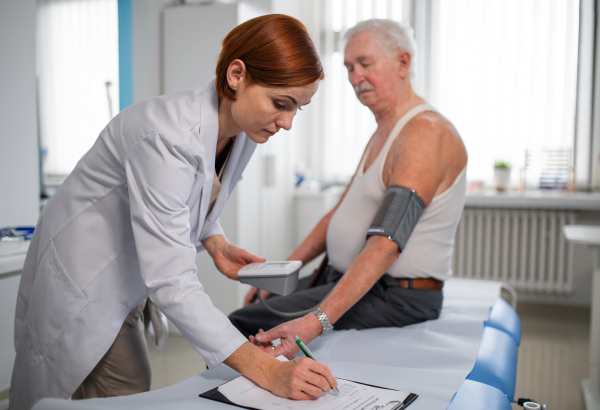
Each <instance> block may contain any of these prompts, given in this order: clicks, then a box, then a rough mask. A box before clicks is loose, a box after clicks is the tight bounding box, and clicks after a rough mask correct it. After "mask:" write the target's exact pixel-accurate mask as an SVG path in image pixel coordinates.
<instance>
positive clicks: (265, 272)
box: [238, 261, 302, 296]
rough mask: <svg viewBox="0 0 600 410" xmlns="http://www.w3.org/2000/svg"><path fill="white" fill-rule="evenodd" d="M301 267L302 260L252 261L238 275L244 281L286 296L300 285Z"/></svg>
mask: <svg viewBox="0 0 600 410" xmlns="http://www.w3.org/2000/svg"><path fill="white" fill-rule="evenodd" d="M301 267H302V262H300V261H273V262H258V263H250V264H248V265H246V266H244V267H243V268H242V269H240V270H239V272H238V276H239V278H240V282H242V283H247V284H248V285H252V286H256V287H257V288H259V289H264V290H268V291H269V292H273V293H276V294H278V295H281V296H286V295H289V294H290V293H292V292H293V291H294V289H296V286H298V275H299V273H300V268H301Z"/></svg>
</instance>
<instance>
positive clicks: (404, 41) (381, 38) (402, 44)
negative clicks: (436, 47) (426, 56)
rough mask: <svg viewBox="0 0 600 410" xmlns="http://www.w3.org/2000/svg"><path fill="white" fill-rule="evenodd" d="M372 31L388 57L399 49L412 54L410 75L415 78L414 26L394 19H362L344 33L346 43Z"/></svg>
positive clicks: (394, 55)
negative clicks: (358, 35) (356, 36)
mask: <svg viewBox="0 0 600 410" xmlns="http://www.w3.org/2000/svg"><path fill="white" fill-rule="evenodd" d="M365 31H370V32H372V33H373V34H375V36H376V37H377V44H378V45H379V47H381V49H382V50H383V51H384V52H385V54H386V55H387V57H388V58H394V57H396V53H397V52H398V50H400V51H406V52H407V53H408V54H410V56H411V61H410V69H409V75H410V79H411V80H414V79H415V78H416V73H417V43H416V41H415V31H414V30H413V29H412V27H410V26H408V25H404V24H402V23H399V22H397V21H394V20H387V19H371V20H365V21H361V22H360V23H358V24H357V25H355V26H354V27H352V28H351V29H350V30H348V31H347V32H346V34H345V35H344V40H345V41H346V44H347V43H348V41H350V39H351V38H352V37H354V36H355V35H357V34H360V33H364V32H365Z"/></svg>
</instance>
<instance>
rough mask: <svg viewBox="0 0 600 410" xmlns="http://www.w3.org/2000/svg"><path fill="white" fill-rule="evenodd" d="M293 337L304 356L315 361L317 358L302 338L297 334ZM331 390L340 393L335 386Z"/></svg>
mask: <svg viewBox="0 0 600 410" xmlns="http://www.w3.org/2000/svg"><path fill="white" fill-rule="evenodd" d="M294 339H296V344H297V345H298V347H299V348H300V350H302V353H304V356H306V357H309V358H311V359H313V360H314V361H315V362H316V361H317V359H315V356H314V355H313V354H312V352H311V351H310V350H308V347H306V345H305V344H304V343H303V342H302V340H300V338H299V337H298V336H294ZM331 391H333V392H334V393H335V394H336V395H339V394H340V391H339V390H338V388H337V387H332V388H331Z"/></svg>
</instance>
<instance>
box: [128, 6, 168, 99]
mask: <svg viewBox="0 0 600 410" xmlns="http://www.w3.org/2000/svg"><path fill="white" fill-rule="evenodd" d="M169 4H171V1H170V0H133V2H132V7H133V9H132V14H133V20H132V23H131V25H132V54H133V56H132V68H133V102H138V101H141V100H145V99H147V98H150V97H155V96H157V95H160V94H161V83H160V81H161V19H162V17H161V15H162V10H163V8H164V7H166V6H167V5H169Z"/></svg>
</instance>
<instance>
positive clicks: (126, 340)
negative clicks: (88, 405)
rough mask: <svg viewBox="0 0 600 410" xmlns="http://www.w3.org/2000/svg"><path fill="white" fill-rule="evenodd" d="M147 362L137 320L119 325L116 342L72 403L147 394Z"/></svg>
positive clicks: (141, 328) (144, 344)
mask: <svg viewBox="0 0 600 410" xmlns="http://www.w3.org/2000/svg"><path fill="white" fill-rule="evenodd" d="M150 378H151V372H150V359H149V358H148V345H147V344H146V337H145V336H144V322H143V321H142V318H141V317H139V316H138V317H137V318H135V319H133V320H131V318H129V317H128V319H127V320H126V321H125V322H124V323H123V326H122V327H121V330H120V331H119V334H118V335H117V338H116V339H115V341H114V342H113V344H112V346H111V347H110V349H108V352H106V354H105V355H104V357H103V358H102V359H100V361H99V362H98V364H97V365H96V367H95V368H94V370H92V372H91V373H90V374H89V375H88V377H86V379H85V380H84V381H83V383H81V385H80V386H79V387H78V388H77V390H76V391H75V393H73V396H72V399H89V398H92V397H114V396H125V395H128V394H134V393H141V392H145V391H149V390H150Z"/></svg>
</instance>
